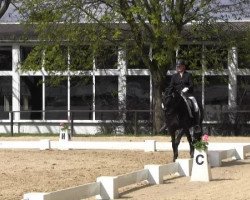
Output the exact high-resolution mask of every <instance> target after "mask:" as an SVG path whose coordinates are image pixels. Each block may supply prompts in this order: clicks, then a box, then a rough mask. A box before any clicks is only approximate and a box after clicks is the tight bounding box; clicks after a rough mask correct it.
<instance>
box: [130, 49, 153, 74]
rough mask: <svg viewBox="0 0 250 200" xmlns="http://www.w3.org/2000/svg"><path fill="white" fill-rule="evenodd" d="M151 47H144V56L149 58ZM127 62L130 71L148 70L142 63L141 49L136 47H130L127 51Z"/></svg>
mask: <svg viewBox="0 0 250 200" xmlns="http://www.w3.org/2000/svg"><path fill="white" fill-rule="evenodd" d="M149 50H150V47H149V46H144V48H143V51H144V54H146V55H148V56H149ZM126 60H127V68H128V69H147V67H146V66H145V64H144V63H143V61H142V56H141V53H140V51H139V49H138V48H137V47H135V46H131V45H130V46H128V47H127V50H126Z"/></svg>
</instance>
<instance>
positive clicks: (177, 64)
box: [176, 59, 186, 67]
mask: <svg viewBox="0 0 250 200" xmlns="http://www.w3.org/2000/svg"><path fill="white" fill-rule="evenodd" d="M179 66H186V62H185V61H184V60H182V59H179V60H177V62H176V67H179Z"/></svg>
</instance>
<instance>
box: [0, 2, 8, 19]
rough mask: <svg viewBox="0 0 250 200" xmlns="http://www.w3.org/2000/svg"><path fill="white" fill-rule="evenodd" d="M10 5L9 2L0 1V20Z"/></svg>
mask: <svg viewBox="0 0 250 200" xmlns="http://www.w3.org/2000/svg"><path fill="white" fill-rule="evenodd" d="M9 5H10V0H0V18H1V17H2V16H3V15H4V13H5V12H6V10H7V9H8V7H9Z"/></svg>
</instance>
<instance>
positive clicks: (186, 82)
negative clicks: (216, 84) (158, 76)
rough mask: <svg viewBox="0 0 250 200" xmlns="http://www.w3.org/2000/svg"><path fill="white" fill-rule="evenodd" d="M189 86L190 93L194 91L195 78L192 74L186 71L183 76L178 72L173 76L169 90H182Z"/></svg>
mask: <svg viewBox="0 0 250 200" xmlns="http://www.w3.org/2000/svg"><path fill="white" fill-rule="evenodd" d="M185 87H187V88H188V89H189V90H188V93H189V94H190V93H193V80H192V74H190V73H188V72H187V71H185V72H184V73H183V75H182V77H181V75H180V74H179V73H176V74H174V75H173V76H172V78H171V82H170V85H169V88H168V92H172V91H173V89H175V90H177V91H178V92H180V91H181V90H182V89H183V88H185Z"/></svg>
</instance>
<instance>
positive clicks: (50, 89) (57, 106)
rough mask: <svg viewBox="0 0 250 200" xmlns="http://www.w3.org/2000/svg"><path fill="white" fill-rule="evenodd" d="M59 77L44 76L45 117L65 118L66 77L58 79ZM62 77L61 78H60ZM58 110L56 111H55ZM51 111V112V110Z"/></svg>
mask: <svg viewBox="0 0 250 200" xmlns="http://www.w3.org/2000/svg"><path fill="white" fill-rule="evenodd" d="M58 79H60V77H52V76H50V77H46V78H45V84H46V85H45V111H46V112H45V118H46V119H67V98H68V93H67V87H68V84H67V80H65V79H67V78H65V79H64V80H59V82H57V83H56V82H54V81H55V80H58ZM62 79H63V78H62ZM55 110H58V111H55ZM51 111H53V112H51Z"/></svg>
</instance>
